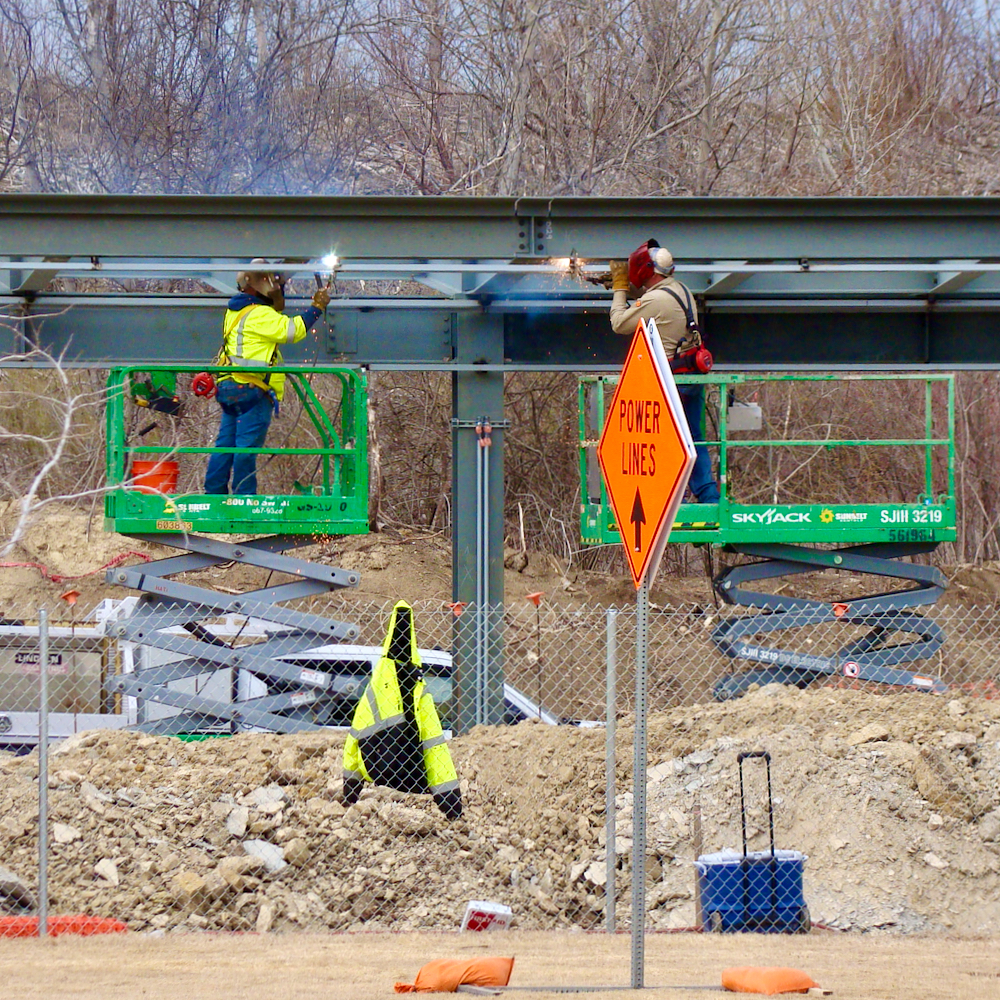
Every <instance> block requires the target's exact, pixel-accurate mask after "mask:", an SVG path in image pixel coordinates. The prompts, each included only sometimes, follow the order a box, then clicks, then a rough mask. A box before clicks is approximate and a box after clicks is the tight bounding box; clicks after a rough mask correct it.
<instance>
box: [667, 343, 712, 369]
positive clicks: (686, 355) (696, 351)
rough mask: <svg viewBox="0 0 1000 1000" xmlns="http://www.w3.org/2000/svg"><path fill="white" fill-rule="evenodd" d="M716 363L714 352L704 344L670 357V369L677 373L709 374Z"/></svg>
mask: <svg viewBox="0 0 1000 1000" xmlns="http://www.w3.org/2000/svg"><path fill="white" fill-rule="evenodd" d="M714 364H715V361H714V359H713V358H712V352H711V351H710V350H709V349H708V348H707V347H705V346H704V345H703V344H699V345H698V346H697V347H692V348H690V349H689V350H687V351H680V352H677V353H675V354H674V356H673V357H672V358H671V359H670V370H671V371H672V372H673V373H674V374H675V375H707V374H708V373H709V372H710V371H711V370H712V366H713V365H714Z"/></svg>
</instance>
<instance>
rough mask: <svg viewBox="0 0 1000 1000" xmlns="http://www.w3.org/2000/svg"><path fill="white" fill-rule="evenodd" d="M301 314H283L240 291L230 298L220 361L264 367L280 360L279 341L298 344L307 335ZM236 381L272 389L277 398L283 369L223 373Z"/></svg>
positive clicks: (282, 385) (283, 389)
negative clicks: (265, 371) (264, 371)
mask: <svg viewBox="0 0 1000 1000" xmlns="http://www.w3.org/2000/svg"><path fill="white" fill-rule="evenodd" d="M308 332H309V331H308V329H307V327H306V323H305V321H304V320H303V318H302V317H301V316H285V315H283V314H282V313H280V312H278V311H277V309H274V308H273V307H272V306H270V305H268V304H266V303H263V302H261V301H260V300H259V299H257V298H255V297H254V296H252V295H247V294H245V293H242V294H240V295H236V296H234V297H233V298H232V299H230V301H229V308H228V310H227V311H226V317H225V320H224V321H223V334H224V339H223V349H222V354H220V358H219V360H220V363H222V364H228V365H232V366H233V367H235V368H239V367H251V368H266V367H270V366H271V365H280V364H281V362H282V358H281V350H280V347H279V345H281V344H297V343H298V342H299V341H300V340H304V339H305V337H306V335H307V334H308ZM223 377H224V378H225V377H229V378H232V379H234V380H235V381H236V382H244V383H250V384H252V385H256V386H259V387H260V388H263V389H265V390H266V389H273V390H274V394H275V396H276V397H277V398H278V399H279V400H280V399H281V398H282V396H283V395H284V392H285V376H284V373H282V372H267V373H263V372H261V373H257V372H254V373H249V372H248V373H245V374H242V375H238V374H236V373H233V375H231V376H223Z"/></svg>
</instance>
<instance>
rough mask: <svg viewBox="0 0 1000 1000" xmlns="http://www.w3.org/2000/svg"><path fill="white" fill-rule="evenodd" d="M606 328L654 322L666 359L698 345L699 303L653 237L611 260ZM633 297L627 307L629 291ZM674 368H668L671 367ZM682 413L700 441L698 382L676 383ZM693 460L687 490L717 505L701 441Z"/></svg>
mask: <svg viewBox="0 0 1000 1000" xmlns="http://www.w3.org/2000/svg"><path fill="white" fill-rule="evenodd" d="M610 266H611V290H612V291H613V293H614V297H613V300H612V303H611V327H612V329H613V330H614V331H615V333H620V334H621V335H622V336H624V337H631V336H633V335H634V334H635V328H636V326H638V324H639V320H640V319H644V320H650V319H651V320H654V321H655V322H656V329H657V331H658V332H659V334H660V340H661V341H662V342H663V349H664V351H665V352H666V354H667V357H668V358H675V357H677V356H678V355H680V354H682V353H684V352H686V351H693V350H694V349H696V348H698V347H700V346H701V334H700V333H698V332H696V331H694V332H693V331H692V325H694V326H697V322H698V306H697V304H696V303H695V301H694V296H693V295H692V294H691V292H690V290H689V289H688V288H687V286H686V285H683V284H681V282H679V281H678V280H677V279H676V278H675V277H674V258H673V256H672V255H671V253H670V251H669V250H668V249H667V248H666V247H661V246H660V244H659V243H657V242H656V240H647V241H646V242H645V243H643V244H642V245H641V246H639V247H637V248H636V249H635V250H633V251H632V254H631V256H630V257H629V259H628V261H627V262H626V261H624V260H613V261H611V265H610ZM633 290H634V291H635V292H636V294H637V298H636V299H635V301H634V302H633V303H632V304H631V305H630V304H629V293H630V292H631V291H633ZM672 367H673V366H672ZM677 391H678V392H679V393H680V397H681V403H682V404H683V406H684V415H685V417H687V422H688V427H690V428H691V436H692V438H694V440H695V442H699V441H704V439H705V436H704V429H703V426H702V425H703V423H704V417H705V391H704V388H703V387H702V386H700V385H678V386H677ZM695 452H696V458H695V463H694V468H693V469H692V470H691V478H690V480H689V481H688V489H690V490H691V492H692V493H693V494H694V496H695V499H696V500H697V501H698V503H718V502H719V487H718V484H717V483H716V481H715V477H714V476H713V475H712V459H711V457H710V456H709V454H708V449H707V448H706V447H705V445H703V444H697V443H696V444H695Z"/></svg>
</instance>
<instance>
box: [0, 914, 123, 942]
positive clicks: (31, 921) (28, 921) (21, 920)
mask: <svg viewBox="0 0 1000 1000" xmlns="http://www.w3.org/2000/svg"><path fill="white" fill-rule="evenodd" d="M45 926H46V928H47V930H48V933H49V937H61V936H62V935H63V934H76V935H78V936H80V937H91V936H92V935H94V934H124V933H125V932H126V931H127V930H128V925H127V924H123V923H122V922H121V921H120V920H112V919H111V918H110V917H88V916H85V915H84V914H80V915H79V916H58V917H49V919H48V920H47V921H46V924H45ZM33 937H38V917H0V938H33Z"/></svg>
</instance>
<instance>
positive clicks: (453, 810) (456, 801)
mask: <svg viewBox="0 0 1000 1000" xmlns="http://www.w3.org/2000/svg"><path fill="white" fill-rule="evenodd" d="M434 801H435V802H436V803H437V807H438V809H440V810H441V812H443V813H444V814H445V816H446V817H447V818H448V819H458V818H459V817H460V816H461V815H462V793H461V792H460V791H459V790H458V789H457V788H453V789H451V791H448V792H437V793H436V794H435V795H434Z"/></svg>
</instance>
